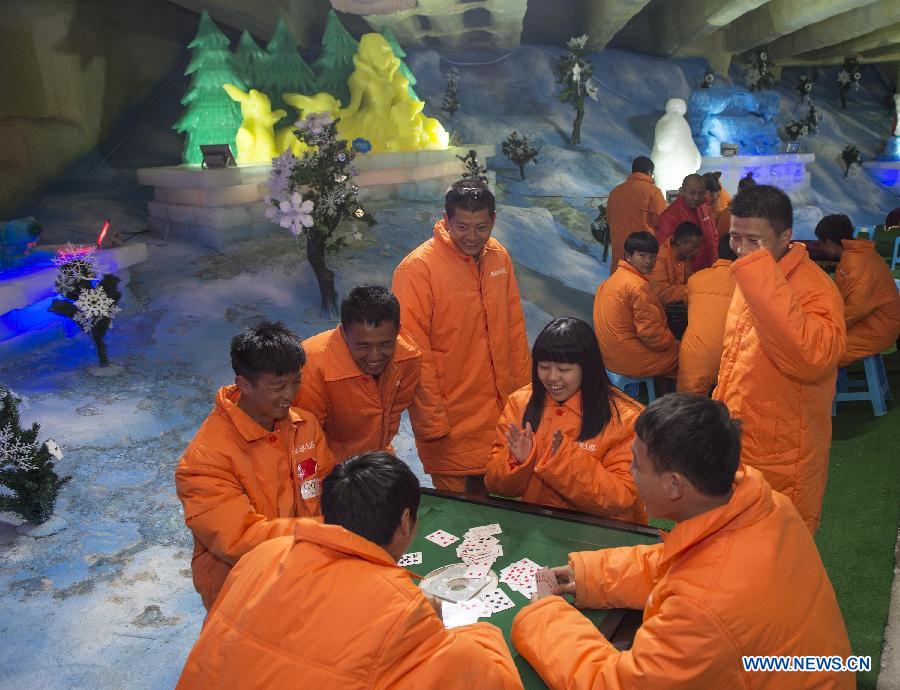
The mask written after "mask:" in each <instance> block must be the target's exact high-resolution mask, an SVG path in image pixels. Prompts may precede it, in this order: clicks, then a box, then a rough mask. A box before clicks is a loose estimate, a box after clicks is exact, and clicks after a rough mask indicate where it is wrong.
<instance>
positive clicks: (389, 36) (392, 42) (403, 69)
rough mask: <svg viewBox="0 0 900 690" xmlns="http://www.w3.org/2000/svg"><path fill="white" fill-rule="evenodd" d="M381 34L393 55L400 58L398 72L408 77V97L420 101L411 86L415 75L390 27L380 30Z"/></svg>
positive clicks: (413, 83) (414, 83) (414, 81)
mask: <svg viewBox="0 0 900 690" xmlns="http://www.w3.org/2000/svg"><path fill="white" fill-rule="evenodd" d="M381 35H382V36H384V40H385V41H387V42H388V45H389V46H390V47H391V50H392V51H393V53H394V57H396V58H397V59H398V60H400V74H402V75H403V76H404V77H406V78H407V79H409V89H407V90H408V91H409V97H410V98H412V99H413V100H414V101H421V100H422V99H421V98H419V95H418V94H417V93H416V91H415V89H413V87H414V86H415V85H416V81H417V80H416V76H415V75H414V74H413V73H412V70H411V69H410V68H409V65H407V64H406V63H405V62H404V61H403V58H405V57H406V51H405V50H403V47H402V46H401V45H400V44H399V43H398V42H397V37H396V36H394V32H393V31H392V30H391V27H389V26H386V27H384V28H383V29H382V30H381Z"/></svg>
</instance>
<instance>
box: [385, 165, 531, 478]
mask: <svg viewBox="0 0 900 690" xmlns="http://www.w3.org/2000/svg"><path fill="white" fill-rule="evenodd" d="M444 209H445V212H444V217H443V218H442V219H441V220H439V221H438V222H437V223H436V224H435V226H434V236H433V237H432V238H431V239H429V240H428V241H426V242H424V243H423V244H421V245H419V247H417V248H416V249H414V250H413V251H412V252H411V253H410V254H409V255H408V256H407V257H406V258H405V259H403V261H402V262H400V265H399V266H398V267H397V270H396V271H395V272H394V282H393V291H394V294H395V295H397V299H398V300H400V311H401V319H400V332H401V333H402V334H403V337H405V338H407V339H408V340H410V341H411V342H413V343H415V345H416V347H417V348H418V349H419V350H420V351H421V352H422V380H423V382H428V381H429V379H430V380H432V381H436V386H437V389H438V390H439V391H440V394H441V395H440V400H439V402H438V404H437V405H436V406H435V408H436V409H435V415H437V417H438V418H437V420H436V421H435V425H440V424H446V425H447V426H448V427H449V429H450V431H449V433H448V434H446V435H445V436H443V437H442V438H437V439H435V438H431V437H424V436H422V435H420V434H418V433H417V434H416V448H417V450H418V452H419V458H420V459H421V460H422V465H423V466H424V467H425V471H426V472H427V473H428V474H430V475H431V479H432V481H433V482H434V486H435V488H437V489H443V490H447V491H464V490H465V489H466V485H467V477H472V478H475V480H476V481H475V482H474V483H476V484H477V483H482V484H483V481H482V479H481V478H482V477H483V476H484V471H485V467H486V466H487V462H488V459H489V458H490V454H491V444H492V442H493V440H494V429H495V427H496V424H497V420H498V419H499V418H500V412H501V411H502V410H503V406H504V405H505V404H506V399H507V397H509V395H510V393H512V392H513V391H516V390H518V389H519V388H521V387H522V386H524V385H525V384H526V383H528V379H529V374H530V371H531V358H530V357H529V354H528V340H527V338H526V335H525V316H524V314H523V313H522V303H521V300H520V296H519V286H518V284H517V283H516V276H515V273H514V271H513V264H512V260H511V259H510V258H509V254H508V253H507V251H506V249H504V247H503V245H501V244H500V243H499V242H498V241H497V240H495V239H493V238H492V237H491V231H492V230H493V228H494V221H495V220H496V216H497V214H496V212H495V201H494V195H493V194H492V193H491V191H490V190H489V189H488V188H487V185H486V184H484V183H482V182H478V181H477V180H460V181H459V182H456V183H454V184H453V186H452V187H451V188H450V189H449V190H448V192H447V196H446V198H445V200H444ZM413 431H414V432H415V429H414V430H413Z"/></svg>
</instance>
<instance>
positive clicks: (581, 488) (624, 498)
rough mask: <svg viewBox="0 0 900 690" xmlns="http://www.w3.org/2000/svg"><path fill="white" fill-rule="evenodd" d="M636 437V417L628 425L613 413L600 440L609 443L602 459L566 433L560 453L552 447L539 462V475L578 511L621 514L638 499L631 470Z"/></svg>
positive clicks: (536, 468)
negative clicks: (634, 423)
mask: <svg viewBox="0 0 900 690" xmlns="http://www.w3.org/2000/svg"><path fill="white" fill-rule="evenodd" d="M633 439H634V427H633V420H632V425H631V426H626V425H623V424H622V422H621V421H620V420H619V419H617V418H616V416H615V415H613V417H612V418H611V419H610V420H609V422H607V425H606V428H605V429H604V430H603V432H602V433H601V435H600V436H599V437H598V439H597V442H598V443H602V444H603V445H605V446H608V450H607V451H606V453H605V454H604V455H603V457H602V458H599V459H598V458H596V457H594V456H593V455H591V454H590V453H589V452H588V451H586V450H583V449H582V448H581V447H580V446H579V445H578V443H577V442H576V441H575V440H574V439H571V438H569V437H568V436H567V435H566V434H563V441H562V443H561V444H560V446H559V448H558V449H557V451H556V454H555V455H553V456H551V455H549V450H548V453H546V454H545V455H544V456H543V457H542V458H541V459H540V461H539V462H538V463H537V466H536V467H535V470H534V471H535V474H537V475H538V476H539V477H540V478H541V479H542V480H543V481H545V482H547V484H549V485H550V486H551V487H553V488H554V489H555V490H556V491H558V492H559V493H560V494H561V495H562V496H563V498H565V499H566V500H567V501H568V502H569V503H571V504H572V505H574V506H575V507H576V508H577V509H578V510H581V511H584V512H586V513H594V514H600V515H607V514H614V513H620V512H622V511H623V510H626V509H628V508H630V507H631V506H633V505H634V502H635V500H636V499H637V488H636V487H635V485H634V479H633V478H632V476H631V472H630V470H629V467H630V466H631V442H632V441H633Z"/></svg>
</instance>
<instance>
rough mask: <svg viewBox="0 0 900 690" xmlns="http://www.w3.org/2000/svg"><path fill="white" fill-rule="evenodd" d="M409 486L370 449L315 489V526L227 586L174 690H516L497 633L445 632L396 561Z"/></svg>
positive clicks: (399, 467) (240, 569) (298, 530)
mask: <svg viewBox="0 0 900 690" xmlns="http://www.w3.org/2000/svg"><path fill="white" fill-rule="evenodd" d="M418 509H419V481H418V480H417V479H416V476H415V475H414V474H413V473H412V471H411V470H410V469H409V467H407V465H406V464H405V463H404V462H402V461H401V460H398V459H397V458H395V457H394V456H392V455H390V454H388V453H385V452H382V451H378V452H371V453H363V454H362V455H356V456H354V457H351V458H349V459H348V460H345V461H344V462H342V463H340V464H339V465H337V466H336V467H335V468H334V471H333V472H332V473H331V474H330V475H329V476H328V477H326V478H325V481H324V482H323V484H322V517H323V519H324V524H322V523H320V522H316V521H314V520H308V519H303V520H300V521H299V522H298V524H297V525H296V526H295V529H294V531H293V533H292V534H291V535H290V536H286V537H282V538H280V539H273V540H270V541H268V542H266V543H265V544H263V545H262V546H260V547H258V548H256V549H254V551H253V553H250V554H248V555H247V556H246V557H245V558H243V559H241V562H240V563H239V564H238V565H237V567H235V569H234V571H233V572H232V573H231V575H230V576H229V577H228V581H227V582H226V583H225V587H224V589H223V590H222V594H221V596H220V597H219V601H218V602H217V603H216V605H215V607H214V608H213V610H212V612H210V615H209V618H208V619H207V621H206V624H205V625H204V626H203V630H202V631H201V632H200V638H199V639H198V640H197V642H196V644H195V645H194V648H193V649H192V650H191V653H190V655H189V656H188V659H187V662H186V663H185V665H184V669H183V671H182V672H181V678H180V679H179V681H178V685H177V686H176V687H177V688H179V689H180V690H194V689H196V690H200V689H205V688H281V687H285V688H286V687H303V688H316V690H369V689H370V688H396V689H397V690H418V689H419V688H447V689H449V690H495V689H496V690H521V688H522V681H521V680H520V679H519V674H518V671H517V670H516V666H515V664H514V663H513V660H512V657H511V656H510V654H509V650H508V649H507V647H506V643H505V642H504V640H503V635H502V634H501V632H500V630H499V629H498V628H496V627H494V626H493V625H490V624H489V623H475V624H474V625H465V626H462V627H459V628H454V629H452V630H446V629H445V628H444V625H443V623H442V622H441V619H440V606H439V604H438V603H437V602H436V600H429V599H428V598H427V597H426V596H425V594H423V592H422V590H421V589H419V588H418V587H417V586H416V585H415V584H413V583H412V582H411V581H410V576H409V573H408V572H407V571H406V570H404V569H403V568H400V567H398V566H397V561H398V560H399V559H400V557H401V556H402V555H403V553H404V552H405V551H406V549H407V548H408V547H409V545H410V543H411V542H412V540H413V537H414V536H415V533H416V525H417V512H418Z"/></svg>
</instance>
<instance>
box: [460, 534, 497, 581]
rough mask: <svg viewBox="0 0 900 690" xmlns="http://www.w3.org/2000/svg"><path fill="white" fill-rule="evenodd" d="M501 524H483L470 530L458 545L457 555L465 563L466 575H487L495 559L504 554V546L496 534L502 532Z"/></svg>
mask: <svg viewBox="0 0 900 690" xmlns="http://www.w3.org/2000/svg"><path fill="white" fill-rule="evenodd" d="M501 531H502V530H501V529H500V525H497V524H494V525H482V526H481V527H473V528H472V529H470V530H468V531H467V532H466V533H465V535H464V537H463V542H462V544H460V545H459V546H458V547H456V555H457V556H459V558H460V560H461V561H462V562H463V563H465V564H466V565H467V566H468V568H467V569H466V577H476V578H477V577H485V576H486V575H487V574H488V572H490V569H491V566H493V565H494V561H495V560H497V558H499V557H500V556H502V555H503V547H502V546H500V541H499V540H498V539H497V537H495V536H494V535H495V534H500V532H501Z"/></svg>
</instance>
